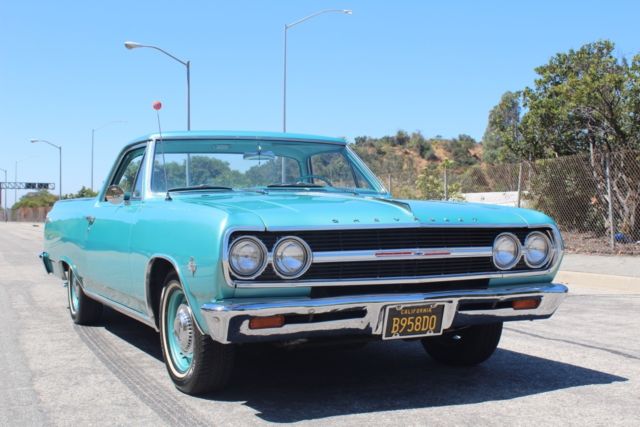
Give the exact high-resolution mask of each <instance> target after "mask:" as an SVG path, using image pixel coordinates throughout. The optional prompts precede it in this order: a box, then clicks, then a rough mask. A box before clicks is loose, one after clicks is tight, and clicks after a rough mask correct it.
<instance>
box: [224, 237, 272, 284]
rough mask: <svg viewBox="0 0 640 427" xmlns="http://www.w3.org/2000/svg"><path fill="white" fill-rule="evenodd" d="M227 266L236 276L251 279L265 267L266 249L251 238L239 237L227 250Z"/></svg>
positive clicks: (259, 242) (262, 244)
mask: <svg viewBox="0 0 640 427" xmlns="http://www.w3.org/2000/svg"><path fill="white" fill-rule="evenodd" d="M229 266H230V267H231V270H232V271H233V273H234V274H235V275H236V276H238V277H240V278H242V279H253V278H255V277H257V276H259V275H260V274H261V273H262V272H263V271H264V269H265V267H266V266H267V248H266V247H265V246H264V243H262V242H261V241H260V240H258V239H257V238H255V237H253V236H242V237H239V238H237V239H236V240H235V241H234V242H233V243H232V244H231V247H230V248H229Z"/></svg>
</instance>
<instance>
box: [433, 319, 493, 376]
mask: <svg viewBox="0 0 640 427" xmlns="http://www.w3.org/2000/svg"><path fill="white" fill-rule="evenodd" d="M501 335H502V322H501V323H492V324H488V325H476V326H469V327H468V328H464V329H460V330H458V331H453V332H446V333H444V334H442V335H440V336H437V337H429V338H423V339H422V340H421V341H422V345H423V346H424V349H425V350H426V351H427V353H428V354H429V356H431V357H432V358H434V359H435V360H436V361H438V362H440V363H444V364H446V365H453V366H472V365H477V364H479V363H482V362H484V361H485V360H487V359H488V358H489V357H491V355H492V354H493V352H494V351H495V350H496V348H497V347H498V343H499V342H500V336H501Z"/></svg>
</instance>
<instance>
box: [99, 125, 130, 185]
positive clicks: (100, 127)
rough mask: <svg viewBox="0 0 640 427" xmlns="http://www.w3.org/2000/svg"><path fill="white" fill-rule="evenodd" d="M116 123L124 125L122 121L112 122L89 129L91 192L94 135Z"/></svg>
mask: <svg viewBox="0 0 640 427" xmlns="http://www.w3.org/2000/svg"><path fill="white" fill-rule="evenodd" d="M116 123H126V122H125V121H123V120H113V121H111V122H108V123H105V124H103V125H102V126H98V127H97V128H93V129H91V191H93V146H94V143H95V134H96V132H97V131H99V130H100V129H102V128H106V127H107V126H109V125H113V124H116Z"/></svg>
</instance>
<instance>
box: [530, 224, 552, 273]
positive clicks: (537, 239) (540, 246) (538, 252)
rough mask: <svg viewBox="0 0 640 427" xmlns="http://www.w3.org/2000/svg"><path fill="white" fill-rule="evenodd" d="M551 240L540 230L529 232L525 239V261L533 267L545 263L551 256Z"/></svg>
mask: <svg viewBox="0 0 640 427" xmlns="http://www.w3.org/2000/svg"><path fill="white" fill-rule="evenodd" d="M551 252H552V246H551V241H550V240H549V238H548V237H547V235H546V234H544V233H541V232H540V231H534V232H533V233H529V235H528V236H527V238H526V239H525V241H524V261H525V263H526V264H527V265H528V266H529V267H531V268H539V267H542V266H543V265H545V264H546V263H547V262H548V261H549V258H551Z"/></svg>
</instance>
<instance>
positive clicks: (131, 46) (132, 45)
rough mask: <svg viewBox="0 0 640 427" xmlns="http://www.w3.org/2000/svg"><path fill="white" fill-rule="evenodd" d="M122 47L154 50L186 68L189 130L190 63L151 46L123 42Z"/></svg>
mask: <svg viewBox="0 0 640 427" xmlns="http://www.w3.org/2000/svg"><path fill="white" fill-rule="evenodd" d="M124 47H126V48H127V49H129V50H131V49H138V48H140V47H146V48H149V49H155V50H157V51H159V52H162V53H164V54H165V55H167V56H168V57H170V58H171V59H174V60H176V61H178V62H179V63H181V64H182V65H184V66H185V67H187V130H191V61H183V60H182V59H179V58H177V57H175V56H173V55H172V54H170V53H169V52H167V51H166V50H164V49H161V48H159V47H158V46H152V45H146V44H141V43H137V42H132V41H126V42H124Z"/></svg>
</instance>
